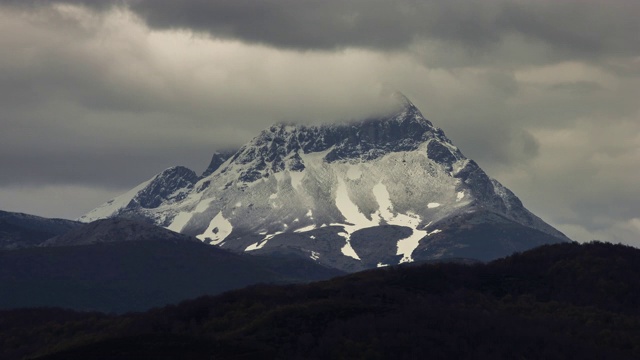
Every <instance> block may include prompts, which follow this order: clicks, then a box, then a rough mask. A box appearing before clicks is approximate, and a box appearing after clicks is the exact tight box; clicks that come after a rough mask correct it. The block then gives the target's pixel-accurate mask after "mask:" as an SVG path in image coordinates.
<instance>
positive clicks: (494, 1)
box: [3, 0, 640, 60]
mask: <svg viewBox="0 0 640 360" xmlns="http://www.w3.org/2000/svg"><path fill="white" fill-rule="evenodd" d="M3 2H4V3H8V4H14V5H15V4H20V5H21V6H26V5H25V4H30V5H31V6H34V5H43V4H50V3H51V2H50V1H47V2H45V1H34V0H31V1H12V0H10V1H7V0H5V1H3ZM57 2H63V3H70V4H84V5H86V6H90V7H92V8H99V9H106V8H108V4H111V5H112V6H121V7H122V6H128V7H129V8H130V9H131V10H132V11H134V12H135V13H137V14H138V15H139V16H141V17H142V18H143V19H144V20H145V21H146V22H147V24H148V25H149V26H151V27H153V28H159V29H189V30H194V31H200V32H205V33H208V34H210V35H212V36H214V37H221V38H232V39H239V40H241V41H247V42H254V43H262V44H267V45H270V46H276V47H282V48H294V49H301V50H308V49H325V50H331V49H337V48H346V47H364V48H374V49H387V50H394V49H395V50H397V49H404V48H406V47H407V46H409V45H410V44H412V43H414V42H415V41H419V40H435V41H439V42H444V43H447V44H448V45H449V46H453V45H457V46H462V47H464V48H466V49H467V50H468V51H469V52H468V53H467V55H468V56H472V57H475V56H482V54H484V53H486V52H487V51H489V52H493V51H494V50H495V47H497V46H498V44H499V43H501V42H503V41H505V38H506V37H508V36H513V35H515V36H518V37H520V38H521V39H522V41H529V42H538V43H542V44H544V45H545V46H548V47H549V52H548V54H547V57H548V58H549V59H550V60H560V59H575V58H583V57H586V58H598V57H601V56H606V55H618V56H629V55H636V54H638V52H639V51H640V42H638V41H637V39H638V38H639V37H640V22H638V21H637V15H638V14H639V13H640V3H638V2H637V1H635V0H615V1H607V2H606V3H605V2H602V1H598V0H585V1H561V2H559V1H548V0H543V1H505V0H488V1H482V2H469V1H461V0H454V1H451V0H431V1H419V0H400V1H387V0H305V1H300V0H264V1H254V0H217V1H202V0H182V1H174V0H130V1H122V0H120V1H111V2H107V1H104V2H103V1H88V0H84V1H83V0H57ZM521 60H524V59H521ZM532 60H533V59H532Z"/></svg>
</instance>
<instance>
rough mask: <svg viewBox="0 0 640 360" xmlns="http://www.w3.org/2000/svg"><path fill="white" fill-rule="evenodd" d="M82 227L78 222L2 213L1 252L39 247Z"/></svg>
mask: <svg viewBox="0 0 640 360" xmlns="http://www.w3.org/2000/svg"><path fill="white" fill-rule="evenodd" d="M81 225H82V223H80V222H77V221H71V220H64V219H47V218H43V217H40V216H35V215H28V214H23V213H15V212H7V211H0V250H2V249H4V250H8V249H20V248H26V247H32V246H38V245H40V244H42V243H43V242H45V241H46V240H47V239H49V238H52V237H54V236H57V235H61V234H64V233H66V232H68V231H70V230H72V229H75V228H77V227H79V226H81Z"/></svg>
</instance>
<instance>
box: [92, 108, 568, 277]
mask: <svg viewBox="0 0 640 360" xmlns="http://www.w3.org/2000/svg"><path fill="white" fill-rule="evenodd" d="M401 102H402V106H401V107H400V109H399V110H398V111H397V112H396V113H394V114H391V115H388V116H383V117H380V118H375V119H367V120H364V121H360V122H354V123H349V124H340V125H336V124H333V125H324V126H319V127H316V126H301V125H287V124H278V125H274V126H272V127H270V128H269V129H266V130H264V131H263V132H262V133H260V134H259V135H258V136H257V137H256V138H254V139H253V140H252V141H251V142H249V143H248V144H246V145H245V146H243V147H242V148H240V150H238V151H237V152H236V153H235V154H233V155H231V154H229V155H225V156H221V155H220V154H216V155H214V160H215V159H216V156H218V157H219V158H218V162H217V163H216V164H215V166H214V165H212V166H210V168H209V169H207V171H205V173H204V174H203V176H201V177H197V176H196V175H195V173H193V172H192V171H190V170H188V169H186V168H182V167H176V168H171V169H168V170H165V172H163V173H161V174H159V175H157V176H156V177H154V178H153V179H151V180H149V181H147V182H145V183H143V184H141V185H140V186H138V187H136V188H135V189H133V190H131V191H130V192H128V193H126V194H124V195H122V196H120V197H118V198H116V199H114V200H111V201H110V202H108V203H106V204H104V205H102V206H101V207H99V208H97V209H95V210H93V211H92V212H89V213H88V214H86V215H85V216H83V217H82V218H81V219H80V220H82V221H92V220H95V219H99V218H104V217H116V216H122V217H130V218H144V219H147V220H148V221H150V222H153V223H155V224H157V225H161V226H164V227H167V228H168V229H170V230H173V231H177V232H182V233H185V234H189V235H194V236H197V237H198V238H199V239H201V240H203V241H206V242H209V243H211V244H214V245H218V246H221V247H224V248H229V249H233V250H237V251H247V252H252V253H263V254H264V253H278V254H285V255H295V256H304V257H308V258H310V259H313V260H315V261H317V262H320V263H323V264H326V265H328V266H332V267H336V268H340V269H342V270H347V271H356V270H360V269H364V268H371V267H376V266H385V265H393V264H398V263H403V262H412V261H415V260H429V259H436V258H442V257H456V256H460V255H461V254H463V255H464V256H468V257H474V256H473V255H474V254H475V253H477V254H479V255H478V256H477V258H480V259H483V260H484V259H490V258H495V257H499V256H504V255H507V254H509V253H510V252H512V251H520V250H524V249H525V248H529V247H533V246H536V245H539V244H541V243H549V242H559V241H566V240H568V239H567V238H566V237H565V236H564V235H563V234H561V233H560V232H558V231H557V230H555V229H554V228H552V227H551V226H549V225H548V224H546V223H544V222H543V221H542V220H540V219H539V218H538V217H536V216H535V215H533V214H531V213H530V212H529V211H528V210H526V209H525V208H524V207H523V206H522V203H521V202H520V200H519V199H518V198H517V197H516V196H515V195H514V194H513V193H512V192H511V191H509V190H508V189H506V188H505V187H503V186H502V185H501V184H500V183H498V182H497V181H496V180H493V179H490V178H489V177H488V176H487V175H486V174H485V173H484V171H482V169H480V168H479V167H478V165H477V164H476V163H475V162H474V161H472V160H469V159H467V158H466V157H465V156H464V155H463V154H462V153H461V152H460V151H459V150H458V148H457V147H455V146H454V145H453V144H452V143H451V142H450V140H449V139H447V138H446V136H445V135H444V133H443V132H442V131H441V130H440V129H438V128H435V127H434V126H433V125H432V124H431V122H429V121H428V120H427V119H425V118H424V117H423V116H422V114H421V113H420V111H419V110H418V109H417V108H416V107H415V106H414V105H413V104H411V103H410V102H409V101H408V100H407V99H406V98H404V97H402V99H401ZM223 160H225V161H224V162H222V161H223ZM213 163H214V162H213V161H212V164H213ZM212 167H214V169H212ZM151 187H153V190H151V189H150V188H151ZM470 214H474V215H473V216H470ZM465 219H467V220H468V221H467V220H465ZM469 219H471V220H469ZM465 221H466V222H465ZM485 223H487V224H489V223H490V224H491V226H490V227H489V228H484V227H483V228H482V231H480V228H478V225H479V224H482V225H487V224H485ZM440 225H443V226H446V228H441V226H440ZM494 225H495V226H494ZM507 225H508V226H507ZM507 227H508V228H509V229H510V231H512V232H513V236H511V235H509V234H506V235H505V234H503V231H502V229H506V228H507ZM463 228H467V229H469V231H468V232H467V233H465V235H467V237H466V238H465V239H466V240H464V241H462V242H461V241H456V240H455V239H452V238H451V237H447V233H448V232H452V231H454V230H455V231H456V232H459V231H460V229H463ZM514 229H516V230H522V231H520V232H518V231H515V230H514ZM525 229H526V231H524V230H525ZM474 231H475V232H474ZM530 232H532V233H530ZM476 233H477V234H478V236H477V238H478V241H475V240H474V239H475V238H476V237H475V235H474V236H471V234H476ZM494 233H495V234H497V235H492V234H494ZM523 234H527V236H529V237H531V238H532V239H533V238H535V240H532V241H526V239H522V235H523ZM533 235H535V236H533ZM483 236H484V237H487V236H489V237H491V239H492V240H491V241H493V242H492V243H491V244H492V245H491V246H490V249H489V248H483V242H482V241H481V240H482V239H481V238H482V237H483ZM497 238H499V241H498V240H495V239H497ZM496 241H497V243H496ZM427 243H428V244H431V245H429V249H427V248H426V245H425V244H427ZM443 244H446V246H445V245H443ZM496 244H498V245H496ZM500 244H502V245H500ZM417 249H419V250H420V251H417ZM433 249H438V250H437V251H431V250H433ZM487 249H489V250H487Z"/></svg>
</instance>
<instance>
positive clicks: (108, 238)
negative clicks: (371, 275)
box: [0, 219, 341, 312]
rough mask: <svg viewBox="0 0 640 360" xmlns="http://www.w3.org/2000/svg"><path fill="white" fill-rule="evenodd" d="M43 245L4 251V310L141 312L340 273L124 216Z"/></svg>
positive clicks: (0, 271)
mask: <svg viewBox="0 0 640 360" xmlns="http://www.w3.org/2000/svg"><path fill="white" fill-rule="evenodd" d="M44 245H45V246H46V247H36V248H28V249H18V250H11V251H0V291H1V292H2V296H0V309H8V308H18V307H39V306H58V307H65V308H72V309H78V310H100V311H106V312H125V311H134V310H137V311H139V310H147V309H149V308H151V307H154V306H162V305H166V304H170V303H174V302H178V301H181V300H184V299H188V298H193V297H197V296H201V295H205V294H219V293H221V292H223V291H228V290H231V289H238V288H241V287H245V286H247V285H251V284H257V283H290V282H305V281H311V280H320V279H327V278H330V277H333V276H336V275H339V274H341V273H340V272H338V271H336V270H332V269H328V268H325V267H322V266H320V265H318V264H315V263H313V262H312V261H310V260H304V259H289V258H264V257H258V256H249V255H238V254H233V253H230V252H229V251H226V250H223V249H219V248H217V247H212V246H208V245H206V244H203V243H202V242H200V241H199V240H197V239H195V238H193V237H190V236H187V235H182V234H177V233H174V232H172V231H169V230H166V229H163V228H160V227H157V226H154V225H150V224H145V223H139V222H135V221H131V220H126V219H108V220H100V221H96V222H94V223H90V224H86V225H84V226H82V227H80V228H76V229H74V230H71V231H70V232H68V233H66V234H64V235H61V236H59V237H55V238H52V239H50V240H48V241H47V242H46V243H45V244H44Z"/></svg>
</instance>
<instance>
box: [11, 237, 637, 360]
mask: <svg viewBox="0 0 640 360" xmlns="http://www.w3.org/2000/svg"><path fill="white" fill-rule="evenodd" d="M639 289H640V250H638V249H634V248H629V247H625V246H620V245H611V244H603V243H592V244H586V245H579V244H575V243H566V244H558V245H549V246H543V247H540V248H537V249H534V250H531V251H528V252H525V253H522V254H517V255H514V256H511V257H508V258H505V259H502V260H498V261H494V262H491V263H489V264H476V265H471V266H469V265H460V264H451V263H449V264H432V265H415V266H401V267H390V268H384V269H379V270H372V271H367V272H362V273H357V274H353V275H349V276H345V277H340V278H336V279H333V280H329V281H324V282H319V283H313V284H308V285H290V286H257V287H252V288H248V289H245V290H239V291H234V292H230V293H226V294H224V295H221V296H217V297H202V298H199V299H196V300H191V301H186V302H183V303H181V304H179V305H177V306H169V307H166V308H163V309H155V310H152V311H150V312H147V313H143V314H129V315H122V316H106V315H102V314H97V313H93V314H83V313H74V312H67V311H63V310H55V309H27V310H19V311H18V310H16V311H11V312H3V313H0V319H2V320H1V322H0V349H3V351H4V353H3V354H0V356H4V358H8V359H11V358H18V357H19V356H21V355H35V354H40V355H44V354H47V353H48V354H49V355H46V356H42V357H40V359H88V358H91V359H139V358H154V359H176V358H190V359H211V358H216V359H232V358H233V359H237V358H243V359H269V358H285V359H286V358H291V359H294V358H295V359H300V358H304V359H335V358H362V359H392V358H393V359H417V358H432V359H634V358H636V359H637V358H639V357H640V330H639V329H640V290H639Z"/></svg>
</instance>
